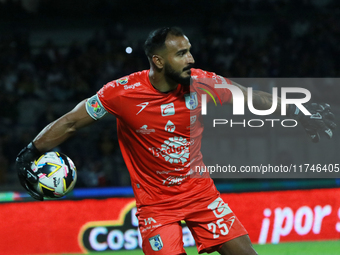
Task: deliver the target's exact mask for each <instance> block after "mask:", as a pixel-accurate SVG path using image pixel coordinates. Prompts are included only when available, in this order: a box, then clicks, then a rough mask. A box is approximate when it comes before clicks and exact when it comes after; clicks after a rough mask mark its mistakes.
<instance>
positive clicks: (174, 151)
mask: <svg viewBox="0 0 340 255" xmlns="http://www.w3.org/2000/svg"><path fill="white" fill-rule="evenodd" d="M190 144H191V142H188V141H187V139H185V138H183V137H176V136H175V137H170V138H169V139H168V140H165V141H164V144H162V146H161V148H156V147H152V148H149V150H150V151H151V152H152V154H153V156H154V157H159V156H160V155H161V156H162V157H163V158H164V159H165V161H168V162H169V163H171V164H172V163H182V164H184V163H185V162H187V161H188V159H189V156H190Z"/></svg>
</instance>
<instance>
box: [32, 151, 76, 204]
mask: <svg viewBox="0 0 340 255" xmlns="http://www.w3.org/2000/svg"><path fill="white" fill-rule="evenodd" d="M31 169H32V171H33V172H34V173H35V174H36V175H37V176H38V178H39V181H38V183H37V184H36V186H35V189H36V190H37V191H38V192H39V193H40V194H41V195H43V196H44V197H45V198H59V197H63V196H65V195H66V194H67V193H68V192H70V191H71V190H72V189H73V187H74V185H75V183H76V181H77V170H76V167H75V165H74V163H73V162H72V160H71V159H70V158H69V157H67V156H66V155H65V154H62V153H60V152H55V151H50V152H46V153H44V154H43V155H41V156H40V158H38V159H36V160H35V161H34V162H33V163H32V165H31Z"/></svg>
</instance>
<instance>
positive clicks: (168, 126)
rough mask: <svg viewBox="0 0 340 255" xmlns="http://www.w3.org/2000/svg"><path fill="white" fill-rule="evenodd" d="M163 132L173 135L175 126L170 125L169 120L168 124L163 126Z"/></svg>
mask: <svg viewBox="0 0 340 255" xmlns="http://www.w3.org/2000/svg"><path fill="white" fill-rule="evenodd" d="M164 129H165V131H167V132H170V133H173V132H174V131H175V129H176V126H175V124H174V123H172V122H171V121H170V120H169V121H168V123H166V125H165V128H164Z"/></svg>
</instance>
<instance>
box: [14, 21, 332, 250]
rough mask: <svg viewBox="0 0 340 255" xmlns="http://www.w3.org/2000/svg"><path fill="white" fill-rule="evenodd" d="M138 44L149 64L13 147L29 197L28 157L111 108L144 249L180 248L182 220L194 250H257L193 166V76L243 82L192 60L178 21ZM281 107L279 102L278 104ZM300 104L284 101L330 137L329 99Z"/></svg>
mask: <svg viewBox="0 0 340 255" xmlns="http://www.w3.org/2000/svg"><path fill="white" fill-rule="evenodd" d="M144 48H145V53H146V56H147V57H148V59H149V62H150V69H149V70H144V71H141V72H136V73H133V74H131V75H128V76H125V77H123V78H121V79H117V80H114V81H111V82H109V83H108V84H106V85H104V86H103V87H102V88H101V89H100V90H99V91H98V92H97V93H96V94H95V95H93V96H92V97H90V98H88V99H85V100H83V101H82V102H80V103H79V104H78V105H77V106H76V107H75V108H74V109H73V110H72V111H70V112H68V113H66V114H65V115H63V116H62V117H61V118H59V119H57V120H55V121H54V122H52V123H50V124H49V125H47V126H46V127H45V128H44V129H43V130H42V131H41V132H40V133H39V134H38V135H37V136H36V137H35V138H34V140H33V141H32V142H31V143H30V144H29V145H27V147H25V148H24V149H23V150H22V151H21V152H20V153H19V155H18V157H17V160H16V162H17V164H16V165H17V170H18V175H19V179H20V182H21V184H22V185H23V187H24V188H25V189H26V190H27V192H28V193H29V194H30V195H31V196H32V197H33V198H35V199H37V200H43V197H42V196H41V195H40V194H39V193H37V192H36V191H35V190H34V188H33V186H34V185H33V184H34V183H36V182H37V181H38V180H37V176H36V175H35V174H34V173H32V172H31V169H30V162H31V161H33V160H34V159H35V158H36V157H38V156H40V155H41V154H42V153H44V152H46V151H49V150H51V149H52V148H54V147H56V146H58V145H59V144H61V143H63V142H64V141H66V140H67V139H68V138H69V137H71V136H72V135H73V134H74V133H76V131H77V130H79V129H81V128H82V127H85V126H87V125H90V124H92V123H94V122H96V121H98V120H100V119H101V118H102V117H103V116H104V115H105V114H107V113H109V114H113V115H115V116H116V117H117V132H118V139H119V144H120V148H121V151H122V155H123V158H124V160H125V163H126V165H127V168H128V170H129V173H130V178H131V184H132V188H133V191H134V195H135V198H136V205H137V214H136V215H137V217H138V220H139V229H140V232H141V236H142V239H143V252H144V253H145V254H148V255H149V254H159V255H162V254H166V255H168V254H172V255H175V254H186V253H185V250H184V249H183V241H182V229H181V220H184V221H186V224H187V226H188V227H189V229H190V230H191V232H192V234H193V237H194V238H195V241H196V245H197V249H198V251H199V253H204V252H208V253H210V252H214V251H218V252H219V253H220V254H229V255H230V254H232V255H245V254H247V255H253V254H257V253H256V252H255V250H254V249H253V247H252V244H251V241H250V238H249V236H248V233H247V231H246V229H245V228H244V227H243V225H242V224H241V222H240V221H239V220H238V218H237V216H236V215H235V214H234V212H233V211H232V209H231V208H230V207H229V205H228V204H227V202H228V201H223V200H222V198H221V197H220V193H219V192H218V191H217V189H216V187H215V185H214V183H213V181H212V179H211V178H209V176H200V174H199V173H197V172H194V171H193V170H192V169H195V166H202V165H204V164H203V161H202V154H201V151H200V149H201V138H202V132H203V127H202V126H201V125H200V112H201V109H200V98H201V97H200V95H201V94H202V93H203V92H202V90H200V89H198V84H197V83H196V82H195V79H197V78H208V79H210V80H212V81H213V82H212V84H208V86H213V84H216V83H221V84H222V83H223V82H227V83H229V84H233V85H235V86H238V87H239V88H240V89H241V90H242V91H243V93H244V95H245V97H247V90H246V88H244V87H243V86H241V85H239V84H236V83H233V82H231V81H230V80H228V79H226V78H223V77H221V76H218V75H216V74H215V73H212V72H206V71H203V70H201V69H195V68H193V65H194V63H195V61H194V58H193V56H192V54H191V52H190V49H191V44H190V42H189V39H188V38H187V37H186V36H185V35H184V33H183V32H182V30H181V29H179V28H174V27H165V28H160V29H157V30H155V31H153V32H151V33H150V35H149V37H148V38H147V40H146V42H145V45H144ZM219 96H220V99H221V102H223V103H232V94H231V92H230V91H229V90H228V89H220V90H219ZM271 98H272V97H271V94H268V93H265V92H261V91H255V92H254V93H253V105H254V107H255V108H257V109H269V108H270V107H271V104H272V101H271ZM280 107H281V104H280V102H278V107H277V111H278V112H280V110H281V108H280ZM306 107H307V109H308V110H309V112H310V113H311V114H312V115H310V116H305V115H304V114H302V113H301V112H300V111H299V109H298V108H297V107H296V106H294V105H291V106H289V109H288V112H289V115H290V116H291V117H292V118H295V119H296V120H297V121H299V122H300V123H301V125H302V126H303V127H304V129H305V130H306V132H307V134H308V135H309V136H310V137H311V139H312V141H313V142H318V141H319V139H320V134H322V133H323V134H325V135H326V136H328V137H329V138H331V137H332V135H333V133H332V130H333V129H334V128H335V127H336V125H335V123H334V115H333V114H332V112H331V108H330V106H329V105H327V104H311V105H308V106H306ZM192 116H196V117H195V118H190V117H192ZM205 174H207V173H204V174H203V175H205ZM195 177H197V178H195ZM201 177H207V178H201Z"/></svg>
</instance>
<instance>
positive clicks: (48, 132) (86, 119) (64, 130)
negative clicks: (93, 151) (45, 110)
mask: <svg viewBox="0 0 340 255" xmlns="http://www.w3.org/2000/svg"><path fill="white" fill-rule="evenodd" d="M85 104H86V100H83V101H82V102H80V103H79V104H78V105H77V106H76V107H75V108H74V109H73V110H71V111H70V112H68V113H66V114H65V115H63V116H62V117H60V118H59V119H57V120H55V121H53V122H51V123H50V124H49V125H47V126H46V127H45V128H44V129H43V130H42V131H41V132H40V133H39V134H38V135H37V136H36V138H34V140H33V143H34V145H35V147H36V148H37V149H38V150H39V151H40V152H41V153H43V152H46V151H49V150H51V149H52V148H54V147H56V146H58V145H59V144H61V143H62V142H64V141H65V140H67V139H68V138H69V137H71V136H72V135H73V134H74V133H75V132H76V131H77V130H78V129H80V128H82V127H85V126H87V125H89V124H91V123H93V122H95V120H94V119H93V118H92V117H91V116H90V115H89V114H88V113H87V111H86V107H85Z"/></svg>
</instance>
